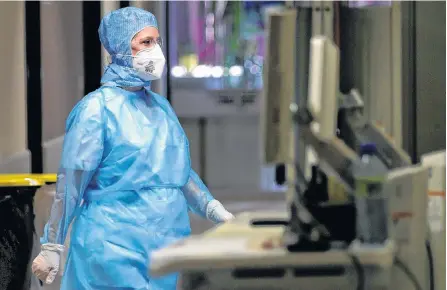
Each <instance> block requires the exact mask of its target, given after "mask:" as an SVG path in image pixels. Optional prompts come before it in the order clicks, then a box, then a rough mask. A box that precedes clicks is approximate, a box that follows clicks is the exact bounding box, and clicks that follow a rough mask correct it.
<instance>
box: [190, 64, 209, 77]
mask: <svg viewBox="0 0 447 290" xmlns="http://www.w3.org/2000/svg"><path fill="white" fill-rule="evenodd" d="M210 75H211V68H210V67H209V66H207V65H198V66H196V67H195V68H194V69H193V70H192V76H193V77H195V78H208V77H210Z"/></svg>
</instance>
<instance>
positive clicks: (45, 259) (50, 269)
mask: <svg viewBox="0 0 447 290" xmlns="http://www.w3.org/2000/svg"><path fill="white" fill-rule="evenodd" d="M63 251H64V246H63V245H57V244H43V245H42V248H41V251H40V254H39V255H38V256H37V257H36V258H35V259H34V261H33V265H32V267H31V269H32V271H33V273H34V275H36V277H37V278H39V280H41V281H42V282H44V283H46V284H51V283H53V281H54V279H55V278H56V274H57V272H58V271H59V263H60V257H61V253H62V252H63Z"/></svg>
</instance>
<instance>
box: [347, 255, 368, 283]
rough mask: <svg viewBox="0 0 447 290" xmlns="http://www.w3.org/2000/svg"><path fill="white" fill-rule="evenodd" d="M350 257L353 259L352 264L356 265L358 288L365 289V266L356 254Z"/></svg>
mask: <svg viewBox="0 0 447 290" xmlns="http://www.w3.org/2000/svg"><path fill="white" fill-rule="evenodd" d="M349 258H350V259H351V261H352V265H353V266H354V269H355V272H356V274H357V288H356V290H365V289H366V288H365V271H364V269H363V266H362V264H361V263H360V261H359V259H358V258H357V257H356V256H354V255H352V254H350V255H349Z"/></svg>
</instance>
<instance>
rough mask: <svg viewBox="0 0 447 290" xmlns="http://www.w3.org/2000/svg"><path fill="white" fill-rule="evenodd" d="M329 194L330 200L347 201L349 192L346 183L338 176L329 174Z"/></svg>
mask: <svg viewBox="0 0 447 290" xmlns="http://www.w3.org/2000/svg"><path fill="white" fill-rule="evenodd" d="M327 191H328V196H329V202H346V201H348V193H347V192H346V190H345V187H344V185H343V184H342V183H341V182H339V181H338V179H337V178H336V177H333V176H328V190H327Z"/></svg>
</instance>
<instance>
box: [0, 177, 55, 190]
mask: <svg viewBox="0 0 447 290" xmlns="http://www.w3.org/2000/svg"><path fill="white" fill-rule="evenodd" d="M56 180H57V175H56V174H0V187H2V186H4V187H5V186H42V185H44V184H46V183H53V182H56Z"/></svg>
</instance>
